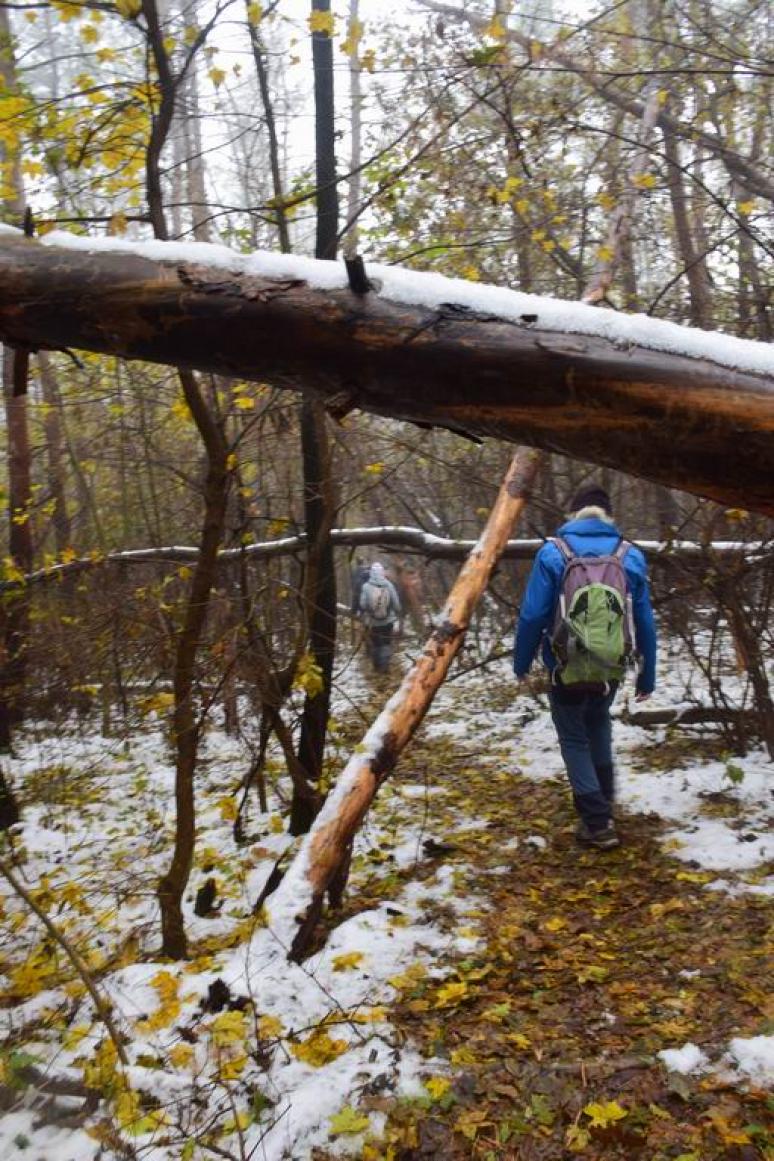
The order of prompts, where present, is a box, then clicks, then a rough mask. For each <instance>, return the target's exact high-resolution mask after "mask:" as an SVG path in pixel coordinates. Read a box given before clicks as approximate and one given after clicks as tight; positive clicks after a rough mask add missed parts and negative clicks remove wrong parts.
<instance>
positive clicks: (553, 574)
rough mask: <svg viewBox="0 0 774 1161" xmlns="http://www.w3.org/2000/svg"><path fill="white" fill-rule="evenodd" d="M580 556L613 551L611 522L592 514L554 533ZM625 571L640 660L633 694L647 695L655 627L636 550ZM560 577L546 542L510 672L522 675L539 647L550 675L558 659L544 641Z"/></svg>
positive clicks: (554, 551) (555, 554)
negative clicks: (635, 688)
mask: <svg viewBox="0 0 774 1161" xmlns="http://www.w3.org/2000/svg"><path fill="white" fill-rule="evenodd" d="M558 535H559V536H561V537H562V539H564V540H566V541H567V543H568V544H569V546H570V548H571V549H572V550H573V552H576V553H578V555H579V556H607V555H609V554H610V553H613V552H615V550H616V548H617V547H618V543H619V541H620V540H621V538H622V534H621V533H620V532H619V531H618V529H617V528H616V527H615V525H614V524H608V523H607V522H606V521H604V520H600V519H599V518H598V517H596V516H589V517H584V518H583V519H582V520H570V521H568V522H567V523H566V524H563V525H562V527H561V528H560V529H559V530H558ZM624 571H625V572H626V579H627V581H628V582H629V591H630V592H631V595H632V611H633V613H634V631H635V644H636V647H637V650H638V652H639V653H640V655H641V658H642V668H641V670H640V673H639V674H638V677H637V692H638V693H652V692H653V690H654V688H655V685H656V626H655V623H654V620H653V609H652V608H651V604H650V592H649V589H648V566H647V564H646V563H645V557H644V556H643V555H642V552H641V551H640V550H639V548H635V547H634V546H632V547H631V548H630V549H629V551H628V552H627V553H626V555H625V557H624ZM563 574H564V558H563V556H562V554H561V552H560V551H559V549H558V548H557V547H556V545H555V544H551V543H546V544H544V545H543V547H542V548H541V549H540V551H539V552H538V554H537V556H536V557H535V562H534V564H533V566H532V572H531V573H530V576H529V580H528V581H527V588H526V591H525V593H524V599H523V601H522V604H521V614H520V616H519V622H518V624H517V626H516V639H515V641H514V646H513V671H514V673H515V674H516V676H517V677H525V676H526V675H527V673H528V672H529V667H530V666H531V664H532V662H533V661H534V659H535V654H536V653H537V651H538V648H539V647H540V644H541V641H542V645H543V662H544V664H545V665H546V666H547V667H548V669H549V670H550V672H551V673H553V671H554V669H555V668H556V665H557V661H556V658H555V657H554V655H553V653H552V651H551V646H550V645H549V643H548V634H549V633H550V631H551V628H552V626H553V621H554V612H555V609H556V605H557V602H558V600H559V590H560V587H561V582H562V576H563Z"/></svg>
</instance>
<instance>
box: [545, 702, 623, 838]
mask: <svg viewBox="0 0 774 1161" xmlns="http://www.w3.org/2000/svg"><path fill="white" fill-rule="evenodd" d="M617 688H618V687H617V684H616V683H612V684H611V686H610V689H609V692H607V693H605V692H601V693H583V692H579V691H577V690H572V689H565V688H564V687H563V686H561V685H558V686H554V687H553V688H552V689H551V692H550V694H549V698H550V702H551V717H552V718H553V720H554V725H555V727H556V732H557V734H558V736H559V748H560V750H561V752H562V758H563V759H564V764H565V767H566V768H567V776H568V778H569V779H570V785H571V786H572V791H573V798H574V801H575V808H576V810H577V812H578V814H579V815H580V816H581V818H582V819H583V821H584V822H585V823H586V826H587V827H588V828H589V829H590V830H593V831H594V830H600V829H601V828H602V827H604V826H606V825H607V823H608V822H609V821H610V816H611V807H612V804H613V796H614V774H613V750H612V732H613V731H612V723H611V721H610V707H611V705H612V704H613V699H614V698H615V695H616V692H617Z"/></svg>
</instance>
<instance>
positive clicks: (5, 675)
mask: <svg viewBox="0 0 774 1161" xmlns="http://www.w3.org/2000/svg"><path fill="white" fill-rule="evenodd" d="M0 83H1V84H2V87H3V89H4V91H5V92H6V93H9V94H10V93H13V92H15V91H16V89H17V88H18V81H17V76H16V60H15V56H14V48H13V39H12V35H11V26H10V22H9V19H8V10H7V9H5V8H0ZM0 162H1V163H3V164H2V169H3V170H4V172H5V183H4V184H5V185H6V186H7V187H8V189H9V191H10V193H9V195H8V196H7V197H6V199H5V202H4V206H3V208H4V210H5V211H6V214H7V215H8V216H10V217H11V218H12V219H14V218H15V219H16V220H17V222H18V223H19V224H21V222H22V221H23V220H24V217H25V211H26V206H25V199H24V187H23V183H22V175H21V168H20V159H19V157H18V155H17V154H15V153H14V154H10V155H8V153H7V150H6V147H5V146H3V145H2V144H0ZM28 376H29V350H28V349H26V348H25V347H24V346H21V347H19V348H18V349H16V350H11V348H10V347H4V348H3V350H2V380H3V402H4V405H5V421H6V428H7V438H8V521H9V523H8V552H9V556H10V559H11V563H12V566H13V568H14V569H15V570H16V571H17V572H18V573H21V574H22V575H24V574H26V573H27V572H28V571H30V570H31V568H32V565H33V544H32V465H31V458H30V438H29V418H28V407H27V385H28ZM29 612H30V610H29V597H28V594H27V592H26V589H25V588H22V589H20V590H19V591H18V592H17V593H15V594H13V595H11V596H9V598H8V600H7V602H6V604H5V605H4V607H3V609H2V629H3V656H2V661H1V663H0V751H8V750H10V749H11V740H12V731H13V727H14V726H15V725H18V724H19V722H20V721H22V720H23V717H24V686H25V679H26V664H27V647H28V638H29ZM9 794H10V788H9V787H7V786H6V787H5V791H4V796H5V797H6V799H7V797H8V795H9Z"/></svg>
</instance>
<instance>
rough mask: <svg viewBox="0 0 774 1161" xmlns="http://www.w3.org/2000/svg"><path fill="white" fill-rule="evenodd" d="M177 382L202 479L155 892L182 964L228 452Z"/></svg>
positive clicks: (205, 413) (199, 399)
mask: <svg viewBox="0 0 774 1161" xmlns="http://www.w3.org/2000/svg"><path fill="white" fill-rule="evenodd" d="M180 382H181V385H182V387H183V392H184V394H185V399H186V402H187V404H188V406H189V408H190V409H191V413H192V415H193V417H194V421H195V422H196V426H197V427H198V429H199V433H200V435H201V437H202V440H203V442H204V445H205V447H206V449H207V478H206V481H205V486H204V520H203V524H202V537H201V542H200V545H199V557H198V560H197V562H196V567H195V569H194V574H193V577H192V578H191V588H190V591H189V594H188V601H187V604H186V609H185V619H184V621H183V627H182V629H181V631H180V635H179V637H178V641H177V648H176V652H175V673H174V681H173V685H174V696H175V703H174V712H173V718H172V724H173V730H174V739H175V749H176V760H175V811H176V813H175V847H174V851H173V854H172V863H171V865H170V868H169V870H168V871H167V873H166V875H164V877H163V878H162V879H161V882H160V883H159V887H158V898H159V905H160V908H161V936H162V946H161V950H162V954H163V955H168V956H169V957H170V958H171V959H183V958H184V957H185V956H186V954H187V950H188V945H187V940H186V934H185V926H184V923H183V912H182V899H183V893H184V891H185V888H186V886H187V884H188V878H189V875H190V873H191V865H192V862H193V854H194V844H195V839H196V803H195V798H194V773H195V770H196V755H197V751H198V745H199V729H200V723H199V720H198V716H197V712H196V707H195V705H194V674H195V667H196V657H197V653H198V651H199V646H200V644H201V637H202V633H203V631H204V625H205V621H206V618H207V609H208V606H209V601H210V594H211V592H212V589H213V585H214V583H215V577H216V574H217V567H218V549H219V547H220V541H221V537H222V535H223V523H224V520H225V517H226V501H227V492H228V472H227V469H226V460H227V454H228V449H227V447H226V442H225V440H224V438H223V433H222V431H221V429H220V427H219V426H218V425H217V424H216V422H215V421H214V420H213V418H212V416H211V414H210V412H209V409H208V407H207V404H206V403H205V401H204V398H203V396H202V393H201V391H200V390H199V386H198V384H197V382H196V380H195V378H194V376H193V375H191V374H190V372H184V371H181V372H180Z"/></svg>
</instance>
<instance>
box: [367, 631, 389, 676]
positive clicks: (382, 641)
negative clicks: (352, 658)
mask: <svg viewBox="0 0 774 1161" xmlns="http://www.w3.org/2000/svg"><path fill="white" fill-rule="evenodd" d="M392 630H393V625H372V626H371V628H370V629H369V630H368V646H369V653H370V655H371V661H372V662H373V666H374V669H375V670H376V672H377V673H386V672H387V670H388V669H389V666H390V658H391V657H392Z"/></svg>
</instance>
